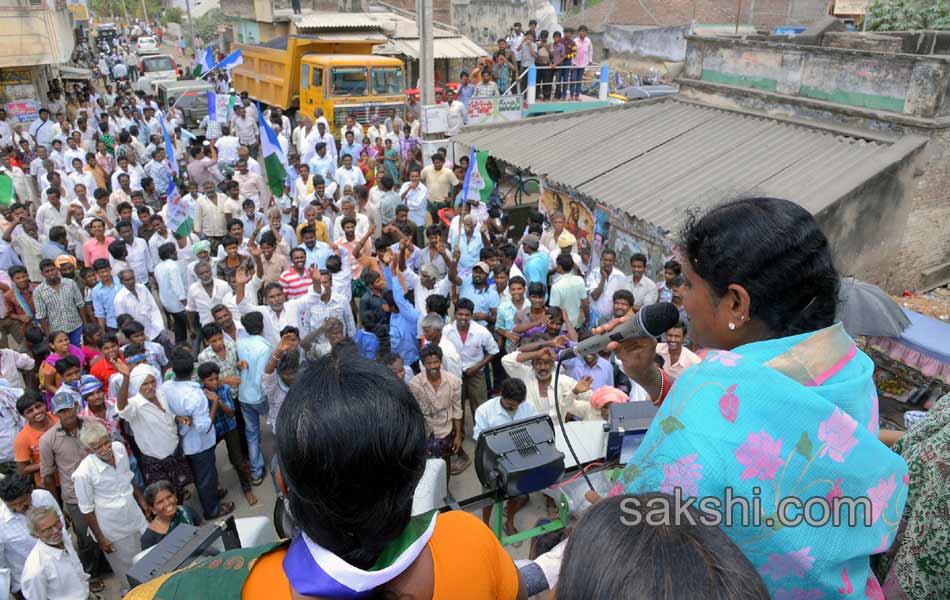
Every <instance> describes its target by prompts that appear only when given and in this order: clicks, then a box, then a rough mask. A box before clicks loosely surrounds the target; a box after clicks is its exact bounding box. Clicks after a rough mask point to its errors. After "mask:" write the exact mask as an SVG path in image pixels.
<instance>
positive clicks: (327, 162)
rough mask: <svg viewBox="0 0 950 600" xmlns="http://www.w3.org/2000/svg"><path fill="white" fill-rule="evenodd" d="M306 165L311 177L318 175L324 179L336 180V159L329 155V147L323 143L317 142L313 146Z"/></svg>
mask: <svg viewBox="0 0 950 600" xmlns="http://www.w3.org/2000/svg"><path fill="white" fill-rule="evenodd" d="M334 149H335V148H334ZM306 164H307V166H308V167H309V168H310V173H312V174H313V175H319V176H320V177H323V178H324V179H335V178H336V157H335V156H333V155H332V154H330V152H329V146H327V144H326V143H325V142H323V141H318V142H317V144H316V146H314V151H313V153H312V156H311V157H310V158H309V159H308V160H307V161H306Z"/></svg>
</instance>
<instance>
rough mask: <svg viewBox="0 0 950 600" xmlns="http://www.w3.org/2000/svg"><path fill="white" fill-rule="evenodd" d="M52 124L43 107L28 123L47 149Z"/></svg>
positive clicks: (36, 137)
mask: <svg viewBox="0 0 950 600" xmlns="http://www.w3.org/2000/svg"><path fill="white" fill-rule="evenodd" d="M53 125H54V123H53V122H52V121H50V120H49V111H48V110H46V109H45V108H41V109H40V111H39V119H37V120H35V121H33V123H31V124H30V130H29V133H30V136H31V137H32V138H33V139H34V140H36V143H37V144H38V145H40V146H43V147H44V148H46V149H47V150H50V148H51V147H52V143H53ZM361 133H362V132H361ZM360 137H362V135H361V136H360Z"/></svg>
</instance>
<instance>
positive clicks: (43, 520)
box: [20, 506, 147, 600]
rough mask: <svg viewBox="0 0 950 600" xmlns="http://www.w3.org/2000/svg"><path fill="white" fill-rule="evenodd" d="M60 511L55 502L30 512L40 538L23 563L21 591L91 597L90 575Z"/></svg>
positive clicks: (61, 599)
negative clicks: (66, 528)
mask: <svg viewBox="0 0 950 600" xmlns="http://www.w3.org/2000/svg"><path fill="white" fill-rule="evenodd" d="M60 515H61V513H60V512H59V511H57V510H56V509H55V508H53V507H51V506H36V507H34V508H32V509H30V510H29V511H27V513H26V518H27V523H28V525H29V531H30V534H31V535H32V536H33V537H35V538H37V540H38V541H37V542H36V544H35V545H34V546H33V549H32V550H31V551H30V553H29V555H28V556H27V557H26V560H25V561H24V563H23V572H22V580H21V582H20V592H21V594H22V595H23V597H25V598H30V599H32V598H43V599H45V598H56V599H58V600H87V599H88V598H89V576H88V575H87V574H86V572H85V571H83V568H82V563H81V562H79V556H78V555H77V554H76V550H75V549H74V548H73V545H72V542H71V541H70V539H69V536H67V535H66V534H65V532H64V531H63V527H64V525H63V519H62V517H61V516H60ZM146 525H147V523H146Z"/></svg>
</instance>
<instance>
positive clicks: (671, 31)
mask: <svg viewBox="0 0 950 600" xmlns="http://www.w3.org/2000/svg"><path fill="white" fill-rule="evenodd" d="M689 31H690V27H689V26H688V25H684V26H681V27H653V28H648V29H643V28H634V27H631V26H625V25H607V28H606V30H605V31H604V33H603V36H602V38H601V39H599V40H597V45H598V47H605V48H609V49H610V55H611V56H614V55H616V54H628V55H631V56H634V57H637V58H653V59H659V60H664V61H669V62H679V61H683V60H686V35H687V34H688V33H689Z"/></svg>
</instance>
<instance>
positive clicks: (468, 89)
mask: <svg viewBox="0 0 950 600" xmlns="http://www.w3.org/2000/svg"><path fill="white" fill-rule="evenodd" d="M474 94H475V86H474V85H472V82H471V81H470V80H469V78H468V71H462V74H461V75H460V76H459V89H458V97H459V102H461V103H462V104H463V105H464V106H465V110H468V102H469V100H471V99H472V96H473V95H474Z"/></svg>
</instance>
